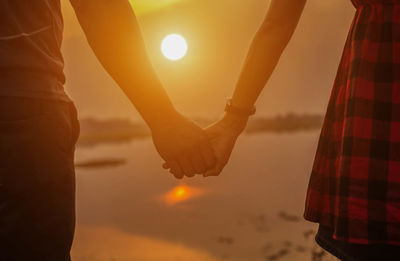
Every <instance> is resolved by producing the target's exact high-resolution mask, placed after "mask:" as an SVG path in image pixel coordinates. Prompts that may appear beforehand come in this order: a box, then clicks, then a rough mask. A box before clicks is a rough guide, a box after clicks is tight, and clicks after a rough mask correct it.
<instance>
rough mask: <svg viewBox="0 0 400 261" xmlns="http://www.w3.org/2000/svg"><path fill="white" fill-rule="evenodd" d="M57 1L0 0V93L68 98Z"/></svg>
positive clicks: (61, 29)
mask: <svg viewBox="0 0 400 261" xmlns="http://www.w3.org/2000/svg"><path fill="white" fill-rule="evenodd" d="M62 31H63V19H62V15H61V8H60V0H0V96H20V97H30V98H44V99H55V100H64V101H69V98H68V96H67V95H66V94H65V92H64V87H63V85H64V83H65V77H64V73H63V68H64V61H63V58H62V54H61V51H60V48H61V41H62Z"/></svg>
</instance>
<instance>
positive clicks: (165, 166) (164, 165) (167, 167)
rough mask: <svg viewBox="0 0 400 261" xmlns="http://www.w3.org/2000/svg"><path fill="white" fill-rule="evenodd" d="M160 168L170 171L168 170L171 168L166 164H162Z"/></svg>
mask: <svg viewBox="0 0 400 261" xmlns="http://www.w3.org/2000/svg"><path fill="white" fill-rule="evenodd" d="M162 167H163V168H164V169H170V168H171V166H170V165H169V164H168V162H164V164H163V165H162Z"/></svg>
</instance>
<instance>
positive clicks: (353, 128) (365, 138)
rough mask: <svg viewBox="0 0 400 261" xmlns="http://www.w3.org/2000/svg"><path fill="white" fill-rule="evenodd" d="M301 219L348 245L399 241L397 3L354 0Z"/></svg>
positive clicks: (399, 37)
mask: <svg viewBox="0 0 400 261" xmlns="http://www.w3.org/2000/svg"><path fill="white" fill-rule="evenodd" d="M353 4H354V5H355V6H356V8H357V12H356V15H355V18H354V21H353V24H352V27H351V29H350V32H349V36H348V39H347V42H346V46H345V50H344V53H343V57H342V60H341V63H340V66H339V70H338V74H337V78H336V81H335V84H334V87H333V89H332V93H331V98H330V101H329V105H328V109H327V113H326V116H325V120H324V124H323V128H322V131H321V136H320V140H319V144H318V148H317V153H316V156H315V161H314V166H313V170H312V174H311V179H310V184H309V189H308V192H307V200H306V209H305V213H304V217H305V218H306V219H307V220H309V221H313V222H318V223H320V224H322V225H325V226H328V227H331V228H333V230H334V238H335V239H337V240H341V241H346V242H349V243H360V244H372V243H384V244H397V245H400V0H353Z"/></svg>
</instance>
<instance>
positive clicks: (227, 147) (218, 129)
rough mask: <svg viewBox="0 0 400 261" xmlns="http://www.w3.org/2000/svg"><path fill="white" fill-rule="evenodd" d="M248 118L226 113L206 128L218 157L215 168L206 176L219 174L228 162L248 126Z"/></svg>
mask: <svg viewBox="0 0 400 261" xmlns="http://www.w3.org/2000/svg"><path fill="white" fill-rule="evenodd" d="M247 121H248V118H247V117H239V116H235V115H230V114H226V115H225V116H224V117H223V118H222V119H221V120H219V121H218V122H216V123H214V124H213V125H211V126H209V127H208V128H206V133H207V136H208V138H209V140H210V142H211V145H212V147H213V149H214V153H215V156H216V157H217V164H216V165H215V167H214V168H212V169H210V170H208V171H207V172H205V173H204V174H203V176H204V177H208V176H219V174H221V172H222V170H223V169H224V167H225V165H226V164H227V163H228V161H229V158H230V156H231V153H232V150H233V147H234V146H235V143H236V140H237V138H238V137H239V135H240V134H241V133H242V132H243V130H244V129H245V127H246V124H247Z"/></svg>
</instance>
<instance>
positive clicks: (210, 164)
mask: <svg viewBox="0 0 400 261" xmlns="http://www.w3.org/2000/svg"><path fill="white" fill-rule="evenodd" d="M200 153H201V156H202V158H203V159H204V162H205V163H206V166H207V169H210V168H214V167H215V165H216V164H217V158H216V157H215V153H214V150H213V149H212V148H211V146H210V145H209V144H206V145H202V146H201V147H200Z"/></svg>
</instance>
